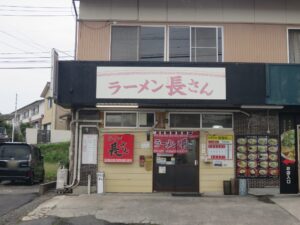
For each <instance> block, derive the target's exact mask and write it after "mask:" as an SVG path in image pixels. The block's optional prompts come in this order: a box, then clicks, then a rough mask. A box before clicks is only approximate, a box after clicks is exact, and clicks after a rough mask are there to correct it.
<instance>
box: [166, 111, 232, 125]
mask: <svg viewBox="0 0 300 225" xmlns="http://www.w3.org/2000/svg"><path fill="white" fill-rule="evenodd" d="M232 121H233V119H232V114H221V113H220V114H208V113H203V114H200V113H170V127H171V128H216V129H217V128H232V127H233V124H232Z"/></svg>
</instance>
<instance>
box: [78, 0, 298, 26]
mask: <svg viewBox="0 0 300 225" xmlns="http://www.w3.org/2000/svg"><path fill="white" fill-rule="evenodd" d="M80 19H83V20H100V21H107V20H111V21H114V20H116V21H139V22H141V21H145V22H146V21H151V22H152V21H159V22H179V21H180V22H221V23H227V22H228V23H240V22H243V23H278V24H299V23H300V1H299V0H151V1H149V0H81V1H80Z"/></svg>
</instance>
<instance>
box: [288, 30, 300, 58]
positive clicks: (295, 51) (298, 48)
mask: <svg viewBox="0 0 300 225" xmlns="http://www.w3.org/2000/svg"><path fill="white" fill-rule="evenodd" d="M288 36H289V62H290V63H300V30H292V29H290V30H288Z"/></svg>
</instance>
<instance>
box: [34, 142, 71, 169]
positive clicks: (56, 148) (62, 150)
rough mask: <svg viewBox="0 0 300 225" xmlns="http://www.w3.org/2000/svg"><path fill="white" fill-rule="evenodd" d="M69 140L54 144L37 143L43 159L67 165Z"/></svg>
mask: <svg viewBox="0 0 300 225" xmlns="http://www.w3.org/2000/svg"><path fill="white" fill-rule="evenodd" d="M69 146H70V143H69V142H63V143H55V144H39V145H38V147H39V148H40V149H41V152H42V155H43V156H44V160H45V162H47V163H57V164H58V163H62V164H63V165H65V167H68V163H69Z"/></svg>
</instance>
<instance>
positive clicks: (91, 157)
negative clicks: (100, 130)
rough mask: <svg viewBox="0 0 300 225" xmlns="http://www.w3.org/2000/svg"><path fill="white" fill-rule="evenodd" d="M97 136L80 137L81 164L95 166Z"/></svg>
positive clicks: (84, 135) (86, 135)
mask: <svg viewBox="0 0 300 225" xmlns="http://www.w3.org/2000/svg"><path fill="white" fill-rule="evenodd" d="M97 141H98V135H97V134H83V136H82V164H97Z"/></svg>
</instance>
